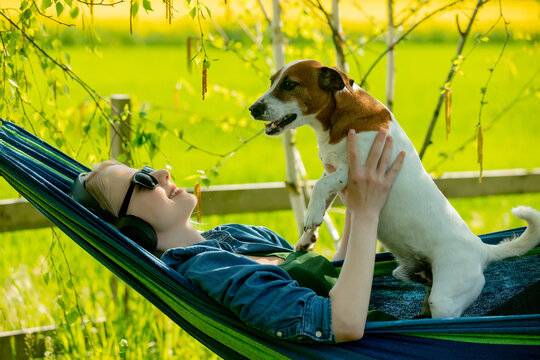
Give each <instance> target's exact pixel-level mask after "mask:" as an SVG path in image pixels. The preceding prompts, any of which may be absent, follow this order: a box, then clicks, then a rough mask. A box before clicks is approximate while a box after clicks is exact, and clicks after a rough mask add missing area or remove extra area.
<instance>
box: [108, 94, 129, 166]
mask: <svg viewBox="0 0 540 360" xmlns="http://www.w3.org/2000/svg"><path fill="white" fill-rule="evenodd" d="M126 109H127V111H124V110H126ZM130 109H131V98H130V96H129V95H125V94H114V95H111V115H112V117H113V119H114V120H113V125H111V158H113V159H117V160H118V161H120V162H122V163H124V164H126V165H128V166H129V164H130V163H131V154H130V153H129V139H130V130H131V128H130V118H131V116H130V113H129V110H130Z"/></svg>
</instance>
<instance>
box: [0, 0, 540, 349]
mask: <svg viewBox="0 0 540 360" xmlns="http://www.w3.org/2000/svg"><path fill="white" fill-rule="evenodd" d="M90 3H91V2H90V1H86V0H35V1H34V0H23V1H19V0H2V1H1V3H0V50H1V51H0V64H1V68H0V79H1V80H0V117H1V118H2V119H6V120H10V121H14V122H16V123H17V124H19V125H22V126H24V127H25V128H26V129H28V130H29V131H31V132H33V133H35V134H37V135H38V136H40V137H41V138H43V139H44V140H45V141H47V142H50V143H52V144H54V145H55V146H57V147H59V148H60V149H61V150H63V151H65V152H66V153H67V154H69V155H71V156H74V157H76V158H77V159H78V160H79V161H80V162H82V163H84V164H87V165H91V164H93V163H97V162H99V161H101V160H105V159H108V158H109V156H110V154H109V147H110V140H109V138H110V131H111V130H110V127H109V123H110V121H111V120H112V118H111V116H110V113H111V109H110V99H109V97H110V95H111V94H116V93H126V94H129V95H131V98H132V107H131V110H130V112H131V121H132V130H133V131H132V135H131V141H130V145H129V147H130V150H131V152H132V156H133V157H132V159H133V165H134V166H137V167H139V166H142V165H145V164H152V165H153V166H154V167H157V168H162V167H166V168H168V169H169V170H170V171H171V174H172V176H173V179H174V180H175V182H176V183H177V184H178V185H179V186H193V184H194V183H195V182H200V183H202V184H205V185H208V184H230V183H251V182H267V181H284V180H285V160H284V156H283V149H282V144H281V139H279V138H270V137H266V136H264V135H260V132H261V129H262V124H261V123H259V122H256V121H253V120H252V119H251V117H250V115H249V112H248V110H247V108H248V107H249V105H250V104H251V103H252V102H253V101H255V100H256V99H257V98H258V97H259V96H260V95H261V94H262V93H264V92H265V91H266V90H267V88H268V85H269V78H270V75H271V73H272V72H273V71H274V70H275V67H274V61H273V55H272V48H271V37H272V33H271V29H270V26H269V25H270V23H269V20H270V19H271V18H272V14H271V3H270V2H269V1H257V0H243V1H234V0H226V1H225V0H220V1H217V0H212V1H198V0H191V1H186V2H184V1H179V0H176V1H174V2H173V1H172V0H168V1H166V2H163V1H149V0H144V1H140V0H133V1H129V0H123V1H122V0H111V1H109V0H103V1H94V5H93V6H91V5H89V4H90ZM477 3H478V2H477V1H471V0H466V1H450V0H446V1H444V0H431V1H430V0H399V1H395V10H394V11H395V18H396V21H395V22H396V24H398V26H397V36H400V35H401V34H404V33H406V32H407V31H408V30H409V29H411V28H413V27H414V30H413V31H412V32H411V33H410V34H409V35H408V36H407V37H406V38H405V39H404V40H403V41H401V42H400V43H399V44H398V45H397V46H396V49H395V56H396V80H395V84H396V85H395V99H394V104H393V112H394V114H395V115H396V118H397V120H398V121H399V122H400V124H401V126H402V127H403V128H404V129H405V131H406V132H407V133H408V135H409V137H410V138H411V140H412V141H413V143H414V145H415V146H416V148H417V149H420V147H421V145H422V142H423V140H424V136H425V133H426V129H427V126H428V124H429V121H430V120H431V118H432V115H433V112H434V109H435V106H436V103H437V99H438V98H439V96H440V94H441V91H444V88H445V87H447V86H448V85H447V84H445V78H446V75H447V73H448V71H449V69H450V67H451V65H452V63H453V62H455V60H456V47H457V44H458V41H459V39H460V34H459V32H458V30H457V25H456V21H457V22H459V24H460V27H461V28H462V29H463V28H464V27H465V25H466V24H467V22H468V20H469V19H470V16H471V13H472V11H473V10H474V8H475V6H476V5H477ZM317 4H318V3H317V2H313V1H310V0H285V1H282V2H281V7H282V10H283V27H282V31H283V33H284V42H285V49H286V59H287V61H292V60H296V59H299V58H315V59H317V60H320V61H322V62H324V63H326V64H328V65H335V62H336V61H335V53H334V48H333V43H332V34H331V30H330V28H329V26H328V24H327V23H326V20H325V16H324V13H323V12H321V11H320V9H317V7H316V5H317ZM449 5H451V6H449ZM323 6H324V8H325V10H326V11H327V12H330V11H331V5H330V3H329V2H328V3H327V2H324V4H323ZM386 6H387V5H386V1H378V0H367V1H360V0H342V1H341V3H340V13H341V24H342V27H343V34H344V36H345V41H346V43H345V45H346V46H345V49H346V59H347V62H348V64H349V67H350V70H349V74H350V75H351V77H353V78H354V79H355V80H356V81H357V82H360V81H361V80H362V79H363V78H364V76H365V75H366V73H367V72H368V69H370V67H371V66H372V65H373V64H374V63H375V61H376V59H377V58H378V57H379V56H380V55H381V54H382V53H383V52H384V51H385V50H386V49H387V46H386V43H385V40H386V36H387V15H386ZM446 6H448V7H447V8H444V7H446ZM441 8H444V10H442V11H439V12H437V9H441ZM501 9H502V13H503V14H504V18H505V19H506V20H507V21H508V22H509V24H508V30H509V35H510V36H509V37H507V33H506V31H505V26H504V21H503V20H502V19H501ZM433 12H436V13H435V14H434V15H433V16H432V17H430V18H429V19H427V20H425V21H423V19H425V17H426V16H427V15H428V14H431V13H433ZM170 15H172V18H171V16H170ZM539 16H540V3H539V2H538V1H535V0H512V1H510V0H506V1H502V2H499V1H496V0H491V1H488V2H486V3H485V4H483V6H482V7H481V9H480V11H479V12H478V16H477V17H476V19H475V21H474V23H473V26H472V30H471V34H470V38H469V40H468V42H467V44H466V46H465V48H464V51H463V58H462V59H460V60H459V64H460V68H459V71H458V73H457V75H456V77H455V78H454V80H453V82H452V84H451V85H450V87H451V89H452V109H451V110H452V111H451V117H452V127H451V131H450V134H448V139H446V136H447V134H446V129H445V126H444V111H443V114H441V115H440V118H441V119H440V120H439V123H438V125H437V127H436V128H435V132H434V134H433V138H432V144H431V145H430V147H429V148H428V150H427V152H426V155H425V157H424V158H423V162H424V165H425V167H426V169H428V171H430V172H432V173H433V174H434V175H440V174H442V173H444V172H448V171H461V170H478V164H477V148H476V136H477V125H478V122H479V112H480V109H481V108H482V107H483V114H482V124H483V128H484V148H483V153H484V160H483V161H484V165H483V167H484V169H486V170H489V169H504V168H527V169H532V168H538V167H539V161H538V159H540V147H538V145H537V142H538V135H539V134H540V122H539V121H538V119H537V118H538V114H539V113H540V102H539V98H540V82H539V80H538V72H539V66H540V64H539V63H538V58H539V55H540V54H539V52H540V47H539V34H540V21H539V20H540V19H539ZM420 22H421V23H420ZM419 23H420V24H419ZM505 44H507V46H506V48H505V49H504V52H502V50H503V47H504V46H505ZM501 53H502V55H503V56H502V58H501V60H500V61H499V62H498V63H497V59H498V57H499V56H500V54H501ZM495 64H497V65H496V67H495V68H494V65H495ZM203 65H204V66H205V67H206V68H207V87H208V92H207V93H206V96H205V99H204V100H203V99H202V89H203V76H202V75H203ZM493 68H494V70H493V71H492V70H490V69H493ZM490 74H492V81H491V82H490V83H489V87H488V88H487V90H486V89H485V87H486V82H487V80H488V78H489V76H490ZM364 87H365V88H366V89H367V90H368V91H369V92H370V93H372V94H373V95H374V96H375V97H377V98H378V99H380V100H381V101H382V102H385V64H384V59H383V60H382V61H380V62H379V63H378V64H377V65H376V66H375V67H374V69H373V71H371V72H370V73H369V76H368V77H367V78H366V83H365V84H364ZM483 94H486V99H485V101H486V102H487V103H486V104H484V105H483V106H482V105H481V102H482V95H483ZM124 116H125V113H124ZM297 145H298V147H299V149H300V152H301V153H302V156H303V161H304V164H305V167H306V170H307V173H308V177H309V178H311V179H315V178H317V177H319V175H320V173H321V171H322V168H321V165H320V162H319V160H318V158H317V156H316V150H315V147H316V141H315V136H314V133H313V132H312V131H311V130H310V129H307V128H301V129H299V130H298V133H297ZM17 196H18V194H17V193H16V192H15V191H14V190H13V189H11V188H10V187H9V186H8V185H7V184H6V183H5V182H4V181H3V180H0V198H2V199H6V198H15V197H17ZM451 202H452V204H453V205H454V206H455V207H456V208H457V210H458V212H459V213H460V214H461V215H462V216H463V218H464V219H465V221H466V222H467V223H468V224H469V225H470V226H471V228H472V229H473V231H474V232H476V233H484V232H488V231H495V230H500V229H503V228H509V227H514V226H521V225H523V224H522V223H520V222H518V221H516V220H515V219H514V218H513V217H511V216H509V215H508V210H509V208H510V207H512V206H515V205H520V204H526V205H531V206H534V207H536V208H540V196H539V195H538V194H526V195H512V196H492V197H484V198H473V199H452V200H451ZM203 215H204V214H203ZM332 216H333V218H334V221H335V222H336V223H337V227H338V229H339V228H340V226H341V225H342V222H343V216H342V213H341V209H336V210H334V212H333V213H332ZM227 222H238V223H250V224H256V225H264V226H267V227H269V228H271V229H273V230H275V231H276V232H278V233H280V234H281V235H283V236H284V237H285V238H286V239H288V240H289V241H290V242H292V243H294V242H295V241H296V237H297V233H296V226H295V223H294V216H293V214H292V213H291V212H290V211H282V212H274V213H260V214H243V215H238V214H231V215H227V216H203V221H202V224H201V228H202V229H207V228H210V227H213V226H216V225H218V224H222V223H227ZM316 251H318V252H320V253H322V254H324V255H326V256H330V255H331V253H332V251H333V246H332V242H331V240H330V238H329V237H328V236H327V235H326V234H325V231H323V230H321V240H320V241H319V242H318V243H317V248H316ZM0 256H1V257H2V259H3V261H2V262H0V299H1V300H2V301H1V302H0V319H1V320H2V321H1V322H0V331H6V330H13V329H22V328H27V327H34V326H42V325H50V324H58V325H59V329H58V331H57V332H56V334H55V335H54V336H53V337H51V339H50V340H49V349H50V350H51V352H50V353H49V354H48V356H49V358H51V359H52V358H85V359H86V358H106V359H107V358H120V359H124V358H127V359H153V358H155V359H184V358H193V359H197V358H199V359H207V358H212V357H213V356H214V357H215V355H213V354H212V353H211V352H210V351H209V350H208V349H206V348H204V347H203V346H201V345H199V344H198V343H197V341H196V340H194V339H192V338H191V337H190V336H189V335H187V334H186V333H184V332H183V331H182V330H181V329H180V328H179V327H178V326H176V325H175V324H174V323H172V322H171V321H170V320H169V319H168V318H167V317H165V316H164V315H163V314H161V313H160V312H159V311H158V310H156V309H155V308H154V307H153V306H152V305H151V304H150V303H148V302H147V301H146V300H145V299H143V298H142V297H140V296H139V295H138V294H136V293H134V292H132V291H131V292H130V291H127V290H126V288H125V285H124V284H119V283H116V285H114V286H111V281H112V280H111V279H113V277H111V274H110V272H109V271H108V270H107V269H106V268H104V267H103V266H101V265H100V264H99V263H97V262H96V261H95V260H94V259H93V258H91V257H90V256H89V255H87V254H86V253H85V252H84V251H82V250H81V249H80V248H78V247H77V246H76V245H75V244H73V243H72V242H71V241H70V240H69V238H67V237H65V236H64V235H63V234H60V233H59V232H57V231H56V232H55V231H54V230H50V229H42V230H32V231H20V232H13V233H2V234H1V235H0ZM113 283H114V281H113ZM100 318H106V319H107V320H106V322H103V323H100V322H99V321H96V320H97V319H100ZM81 320H86V321H89V323H88V326H86V327H82V328H81V327H80V326H75V325H76V324H78V323H80V321H81Z"/></svg>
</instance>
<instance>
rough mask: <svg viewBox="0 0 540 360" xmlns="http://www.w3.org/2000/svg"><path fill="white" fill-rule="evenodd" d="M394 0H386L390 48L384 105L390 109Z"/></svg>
mask: <svg viewBox="0 0 540 360" xmlns="http://www.w3.org/2000/svg"><path fill="white" fill-rule="evenodd" d="M394 30H395V28H394V0H388V36H387V38H386V44H387V46H388V47H389V48H390V47H391V49H390V51H388V55H387V57H386V106H387V107H388V109H389V110H390V111H392V108H393V107H394V85H395V72H396V68H395V62H394V47H393V45H392V44H393V43H394Z"/></svg>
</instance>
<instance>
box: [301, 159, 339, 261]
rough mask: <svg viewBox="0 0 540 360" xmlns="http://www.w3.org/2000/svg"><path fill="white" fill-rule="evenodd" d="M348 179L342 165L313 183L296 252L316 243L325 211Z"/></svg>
mask: <svg viewBox="0 0 540 360" xmlns="http://www.w3.org/2000/svg"><path fill="white" fill-rule="evenodd" d="M348 177H349V168H348V167H347V166H345V165H344V166H340V167H338V169H337V170H336V171H335V172H333V173H331V174H328V175H326V176H323V177H322V178H321V179H319V180H318V181H317V182H316V183H315V186H313V190H312V193H311V199H310V201H309V205H308V209H307V212H306V220H305V223H304V233H303V234H302V236H301V237H300V240H298V243H297V245H296V250H297V251H298V250H307V249H309V248H310V247H311V246H312V245H313V243H315V241H317V229H318V227H319V226H320V225H321V224H322V222H323V219H324V214H325V212H326V209H327V207H328V206H329V205H330V204H332V201H333V200H334V198H335V196H336V193H337V192H338V191H340V190H342V189H343V188H344V187H345V185H347V178H348Z"/></svg>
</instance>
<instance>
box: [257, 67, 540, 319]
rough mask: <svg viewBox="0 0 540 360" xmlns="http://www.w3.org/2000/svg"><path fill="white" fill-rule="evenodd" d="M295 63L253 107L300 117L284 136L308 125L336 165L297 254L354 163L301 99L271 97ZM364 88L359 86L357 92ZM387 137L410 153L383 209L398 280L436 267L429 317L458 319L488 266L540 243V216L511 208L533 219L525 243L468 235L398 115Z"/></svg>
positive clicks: (366, 139) (365, 150) (362, 140)
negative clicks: (487, 240) (259, 105)
mask: <svg viewBox="0 0 540 360" xmlns="http://www.w3.org/2000/svg"><path fill="white" fill-rule="evenodd" d="M297 63H298V62H294V63H291V64H288V65H287V66H286V67H285V68H284V69H282V70H281V73H280V77H279V78H278V79H275V80H274V81H273V84H272V87H271V88H270V90H269V91H268V92H267V93H265V94H264V95H263V96H261V97H260V98H259V99H258V100H257V102H256V103H255V104H257V103H260V102H264V103H265V104H266V110H265V113H264V115H263V116H261V117H262V119H263V120H267V121H270V122H272V121H277V120H279V119H282V118H283V117H284V116H286V115H288V114H292V113H294V114H296V115H297V118H296V120H295V121H293V122H292V123H291V124H289V125H287V126H285V127H284V129H283V131H285V130H287V129H292V128H296V127H299V126H303V125H309V126H310V127H312V128H313V130H315V132H316V134H317V142H318V145H319V157H320V158H321V160H322V162H323V165H326V164H330V165H332V166H333V167H334V168H335V169H336V171H335V172H333V173H325V174H324V176H323V177H322V178H321V179H320V180H318V181H317V183H316V184H315V186H314V188H313V193H312V198H311V200H310V203H309V206H308V209H307V214H306V219H305V232H304V234H303V235H302V237H301V238H300V240H299V242H298V245H297V249H305V248H307V247H309V246H310V245H312V241H313V239H315V238H316V230H317V228H318V226H319V225H320V224H321V222H322V219H323V216H324V213H325V211H326V205H327V200H328V199H329V198H333V196H334V195H333V194H335V193H337V192H339V191H340V190H342V189H343V188H344V187H345V185H346V183H347V179H348V159H347V144H346V142H347V140H346V137H344V138H343V139H342V140H341V141H339V142H337V143H334V144H331V143H330V137H329V136H330V135H329V132H328V131H325V130H324V129H323V126H322V124H321V122H320V121H319V120H318V119H317V118H316V115H317V114H316V113H314V114H311V115H305V112H306V109H305V108H302V106H300V105H299V103H298V102H297V101H294V100H292V101H288V102H286V103H283V102H282V101H281V100H279V99H277V98H276V97H274V96H273V93H274V91H275V89H276V87H277V86H278V85H279V84H280V81H281V78H282V77H283V76H284V74H285V73H286V72H287V69H288V68H289V67H291V66H294V65H295V64H297ZM359 89H360V88H359V87H358V86H356V85H355V86H354V91H359ZM340 91H348V90H347V89H343V90H340ZM390 114H391V113H390ZM281 132H282V131H281ZM376 134H377V131H366V132H360V133H358V134H357V140H358V147H359V154H360V157H361V159H362V162H364V163H365V161H366V158H367V156H368V154H369V151H370V149H371V146H372V144H373V140H374V138H375V136H376ZM388 135H389V136H392V138H393V139H394V146H393V150H392V160H394V159H395V158H396V157H397V155H398V153H399V152H400V151H402V150H405V151H406V153H407V155H406V157H405V162H404V164H403V167H402V169H401V172H400V174H399V175H398V177H397V178H396V180H395V182H394V184H393V186H392V190H391V192H390V194H389V196H388V200H387V202H386V204H385V206H384V208H383V210H382V213H381V216H380V221H379V227H378V238H379V240H380V241H381V242H382V243H383V244H384V246H385V247H386V248H387V249H388V250H389V251H391V252H392V254H393V255H394V256H395V257H396V259H397V261H398V263H399V267H398V268H396V269H395V270H394V272H393V275H394V276H395V277H396V278H398V279H400V280H403V281H412V280H418V279H421V278H425V274H426V271H429V268H426V264H429V265H430V266H431V271H432V275H433V282H432V286H431V284H430V283H429V284H427V290H428V294H427V296H426V301H425V302H424V309H423V313H424V314H426V315H428V314H431V316H432V317H435V318H441V317H457V316H460V315H461V314H462V312H463V311H464V310H465V309H466V308H467V307H468V306H469V305H470V304H471V303H472V302H473V301H474V300H475V299H476V298H477V297H478V295H479V294H480V292H481V291H482V288H483V286H484V282H485V280H484V276H483V270H484V268H485V267H486V266H487V265H488V264H489V263H490V262H492V261H495V260H499V259H503V258H506V257H509V256H517V255H521V254H524V253H526V252H527V251H528V250H530V249H531V248H533V247H534V246H536V245H537V244H538V242H540V213H539V212H538V211H536V210H534V209H532V208H528V207H517V208H515V209H513V210H512V212H513V214H514V215H515V216H517V217H518V218H520V219H523V220H526V221H527V223H528V228H527V230H526V231H525V232H524V233H523V234H522V235H521V236H520V237H519V238H517V239H514V240H512V241H506V242H504V243H502V244H500V245H496V246H494V245H487V244H484V243H483V242H482V241H481V240H480V239H479V238H478V237H477V236H476V235H474V234H473V233H472V232H471V231H470V229H469V227H468V226H467V224H466V223H465V221H464V220H463V219H462V218H461V217H460V216H459V214H458V213H457V211H456V210H455V209H454V208H453V207H452V205H451V204H450V203H449V202H448V200H447V199H446V198H445V197H444V195H443V194H442V193H441V192H440V190H439V189H438V188H437V186H436V185H435V183H434V182H433V180H432V179H431V177H430V176H429V175H428V174H427V173H426V171H425V170H424V168H423V166H422V163H421V161H420V158H419V157H418V154H417V152H416V150H415V148H414V147H413V145H412V143H411V141H410V140H409V139H408V137H407V135H406V134H405V132H404V131H403V130H402V128H401V127H400V126H399V124H398V122H397V121H396V119H395V118H394V116H393V115H392V114H391V121H389V123H388Z"/></svg>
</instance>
